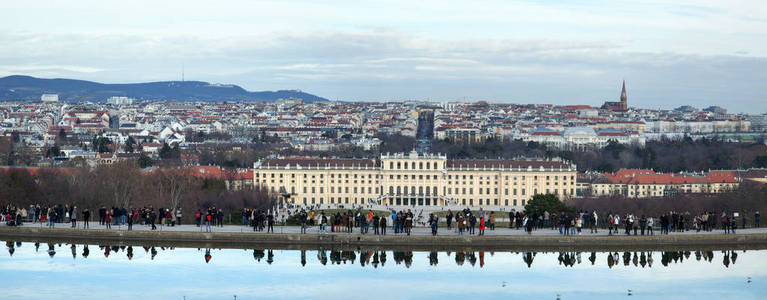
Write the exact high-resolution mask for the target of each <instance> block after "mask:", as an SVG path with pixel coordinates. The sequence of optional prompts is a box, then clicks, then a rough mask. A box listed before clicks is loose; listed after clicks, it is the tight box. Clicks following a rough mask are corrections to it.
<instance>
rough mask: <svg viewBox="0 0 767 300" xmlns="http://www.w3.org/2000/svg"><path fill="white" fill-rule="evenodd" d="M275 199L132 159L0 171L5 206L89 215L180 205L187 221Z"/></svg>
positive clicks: (263, 204)
mask: <svg viewBox="0 0 767 300" xmlns="http://www.w3.org/2000/svg"><path fill="white" fill-rule="evenodd" d="M274 200H275V197H274V195H272V194H270V193H269V192H268V191H267V190H266V189H262V188H259V187H253V188H245V189H241V190H237V191H233V190H229V189H227V185H226V181H224V180H223V179H219V178H210V177H200V176H196V174H194V173H193V171H192V170H191V169H184V168H158V169H154V170H149V171H142V170H141V169H140V168H139V166H138V165H137V164H136V163H135V162H132V161H120V162H116V163H114V164H111V165H99V166H97V167H95V168H93V169H90V168H73V169H22V168H10V169H2V170H0V204H3V206H5V205H6V204H10V205H15V206H22V207H29V205H32V204H35V205H37V204H39V205H41V206H52V205H59V204H62V205H64V204H69V205H76V206H78V207H80V208H81V209H82V208H85V207H87V208H89V209H91V210H92V211H93V210H94V209H97V208H98V207H100V206H101V205H104V206H106V207H121V208H129V207H144V206H146V207H149V206H152V207H154V208H155V209H158V208H161V207H163V208H176V207H181V208H183V209H184V211H185V218H186V217H188V218H191V217H192V215H193V213H192V212H193V211H195V210H196V209H198V208H208V207H211V206H216V207H217V208H222V209H224V210H225V211H229V212H231V211H233V210H235V209H239V208H243V207H250V208H259V209H268V208H270V207H272V204H273V203H274Z"/></svg>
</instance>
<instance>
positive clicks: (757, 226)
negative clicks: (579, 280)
mask: <svg viewBox="0 0 767 300" xmlns="http://www.w3.org/2000/svg"><path fill="white" fill-rule="evenodd" d="M754 227H755V228H759V211H758V210H757V211H756V212H755V213H754Z"/></svg>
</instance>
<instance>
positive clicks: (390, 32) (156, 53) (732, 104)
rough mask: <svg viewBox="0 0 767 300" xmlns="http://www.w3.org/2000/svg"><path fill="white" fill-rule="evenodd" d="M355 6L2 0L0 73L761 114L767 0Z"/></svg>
mask: <svg viewBox="0 0 767 300" xmlns="http://www.w3.org/2000/svg"><path fill="white" fill-rule="evenodd" d="M360 2H361V1H322V0H315V1H305V2H303V1H289V0H278V1H252V0H250V1H225V0H219V1H204V2H203V1H199V2H197V1H190V0H184V1H136V0H133V1H104V0H98V1H90V0H78V1H0V28H2V30H0V76H6V75H11V74H25V75H32V76H38V77H48V78H50V77H64V78H77V79H86V80H93V81H99V82H107V83H118V82H119V83H125V82H143V81H163V80H178V79H180V78H181V69H182V65H183V66H184V68H185V74H186V76H185V77H186V79H187V80H201V81H210V82H219V83H233V84H238V85H241V86H242V87H244V88H245V89H248V90H252V91H258V90H277V89H300V90H303V91H306V92H310V93H313V94H317V95H319V96H323V97H326V98H330V99H334V100H347V101H356V100H362V101H373V100H379V101H380V100H405V99H417V100H433V101H452V100H470V101H476V100H488V101H492V102H515V103H553V104H591V105H600V104H601V103H602V102H603V101H606V100H609V101H617V100H618V97H619V92H620V84H621V81H622V80H623V79H625V80H626V82H627V87H628V95H629V105H630V106H635V107H643V108H673V107H676V106H679V105H684V104H689V105H693V106H697V107H706V106H709V105H720V106H723V107H725V108H728V109H730V111H736V112H737V111H746V112H756V111H758V112H766V111H767V88H765V86H767V84H765V82H766V81H767V1H764V0H727V1H724V0H722V1H711V0H669V1H661V0H632V1H623V0H606V1H585V0H583V1H581V0H570V1H567V0H553V1H513V0H506V1H465V2H463V1H446V0H440V1H430V0H427V1H423V0H421V1H412V0H408V1H370V2H365V3H360ZM349 3H353V6H352V5H350V4H349Z"/></svg>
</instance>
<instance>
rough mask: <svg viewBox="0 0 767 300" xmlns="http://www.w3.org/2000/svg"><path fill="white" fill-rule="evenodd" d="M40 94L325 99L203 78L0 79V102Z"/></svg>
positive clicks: (102, 97)
mask: <svg viewBox="0 0 767 300" xmlns="http://www.w3.org/2000/svg"><path fill="white" fill-rule="evenodd" d="M42 94H58V95H59V101H74V102H76V101H93V102H98V101H105V100H106V99H107V98H109V97H112V96H126V97H130V98H134V99H137V100H177V101H210V102H220V101H274V100H277V99H287V98H296V99H303V100H304V101H305V102H319V101H328V99H325V98H322V97H319V96H315V95H312V94H308V93H304V92H302V91H297V90H280V91H263V92H249V91H246V90H245V89H243V88H241V87H239V86H236V85H228V84H211V83H207V82H202V81H161V82H146V83H127V84H104V83H98V82H92V81H84V80H74V79H43V78H35V77H30V76H21V75H13V76H8V77H3V78H0V101H8V100H28V101H35V100H40V96H41V95H42Z"/></svg>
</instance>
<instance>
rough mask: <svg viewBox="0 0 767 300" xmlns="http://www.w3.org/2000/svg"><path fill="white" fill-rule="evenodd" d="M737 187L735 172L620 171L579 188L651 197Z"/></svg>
mask: <svg viewBox="0 0 767 300" xmlns="http://www.w3.org/2000/svg"><path fill="white" fill-rule="evenodd" d="M738 184H739V180H738V177H737V175H736V174H735V172H733V171H711V172H708V174H705V175H703V174H673V173H666V174H661V173H655V172H654V171H653V170H620V171H618V172H616V173H604V174H600V176H596V178H595V179H594V180H593V181H592V182H588V183H585V182H581V181H579V183H578V187H579V189H581V190H583V191H584V192H583V194H584V195H592V196H608V195H622V196H626V197H630V198H649V197H663V196H669V195H672V194H676V193H722V192H726V191H732V190H735V189H737V188H738Z"/></svg>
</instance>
